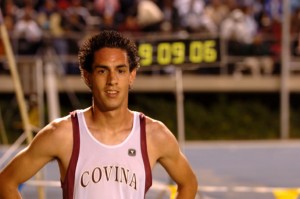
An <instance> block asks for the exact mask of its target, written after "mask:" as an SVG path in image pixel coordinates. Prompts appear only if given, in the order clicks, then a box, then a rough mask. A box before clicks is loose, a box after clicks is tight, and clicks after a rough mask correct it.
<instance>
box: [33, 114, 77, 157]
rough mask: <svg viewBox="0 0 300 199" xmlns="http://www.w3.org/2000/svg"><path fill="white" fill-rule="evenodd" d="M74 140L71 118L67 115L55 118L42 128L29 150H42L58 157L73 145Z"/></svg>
mask: <svg viewBox="0 0 300 199" xmlns="http://www.w3.org/2000/svg"><path fill="white" fill-rule="evenodd" d="M72 140H73V139H72V122H71V118H70V116H65V117H62V118H58V119H55V120H53V121H52V122H50V123H49V124H48V125H46V126H45V127H44V128H43V129H41V130H40V131H39V132H38V133H37V135H36V136H35V137H34V139H33V141H32V143H31V144H30V145H29V150H41V152H44V153H45V154H48V155H49V156H53V157H54V158H56V157H59V156H61V154H62V153H64V152H63V151H64V150H67V148H68V147H72ZM70 144H71V145H70Z"/></svg>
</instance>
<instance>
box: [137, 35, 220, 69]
mask: <svg viewBox="0 0 300 199" xmlns="http://www.w3.org/2000/svg"><path fill="white" fill-rule="evenodd" d="M137 47H138V53H139V56H140V57H141V62H140V64H141V66H151V65H171V64H172V65H183V64H202V63H206V64H209V63H214V62H217V61H219V59H220V58H219V57H220V56H219V52H220V50H219V42H218V40H216V39H207V40H180V41H155V42H138V43H137Z"/></svg>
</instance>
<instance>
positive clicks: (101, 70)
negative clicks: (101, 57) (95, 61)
mask: <svg viewBox="0 0 300 199" xmlns="http://www.w3.org/2000/svg"><path fill="white" fill-rule="evenodd" d="M105 72H106V70H105V69H104V68H100V69H98V70H97V73H98V74H104V73H105Z"/></svg>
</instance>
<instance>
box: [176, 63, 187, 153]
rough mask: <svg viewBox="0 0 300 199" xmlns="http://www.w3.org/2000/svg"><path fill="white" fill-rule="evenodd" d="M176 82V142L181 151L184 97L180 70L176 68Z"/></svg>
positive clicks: (183, 141)
mask: <svg viewBox="0 0 300 199" xmlns="http://www.w3.org/2000/svg"><path fill="white" fill-rule="evenodd" d="M175 71H176V72H175V77H176V79H175V81H176V106H177V129H178V142H179V144H180V146H181V148H182V149H184V147H185V133H184V129H185V125H184V124H185V122H184V96H183V80H182V69H181V68H180V67H176V70H175Z"/></svg>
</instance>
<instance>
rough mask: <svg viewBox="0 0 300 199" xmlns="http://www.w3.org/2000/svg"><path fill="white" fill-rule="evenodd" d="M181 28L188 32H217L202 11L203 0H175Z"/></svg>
mask: <svg viewBox="0 0 300 199" xmlns="http://www.w3.org/2000/svg"><path fill="white" fill-rule="evenodd" d="M174 4H175V6H176V8H177V10H178V14H179V17H180V19H181V20H180V23H181V26H182V28H184V29H186V30H187V31H188V32H208V33H210V34H215V33H217V27H216V25H215V24H214V23H213V21H212V20H211V19H210V18H209V17H208V16H207V15H206V13H205V12H204V8H205V2H204V1H203V0H175V2H174Z"/></svg>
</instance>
